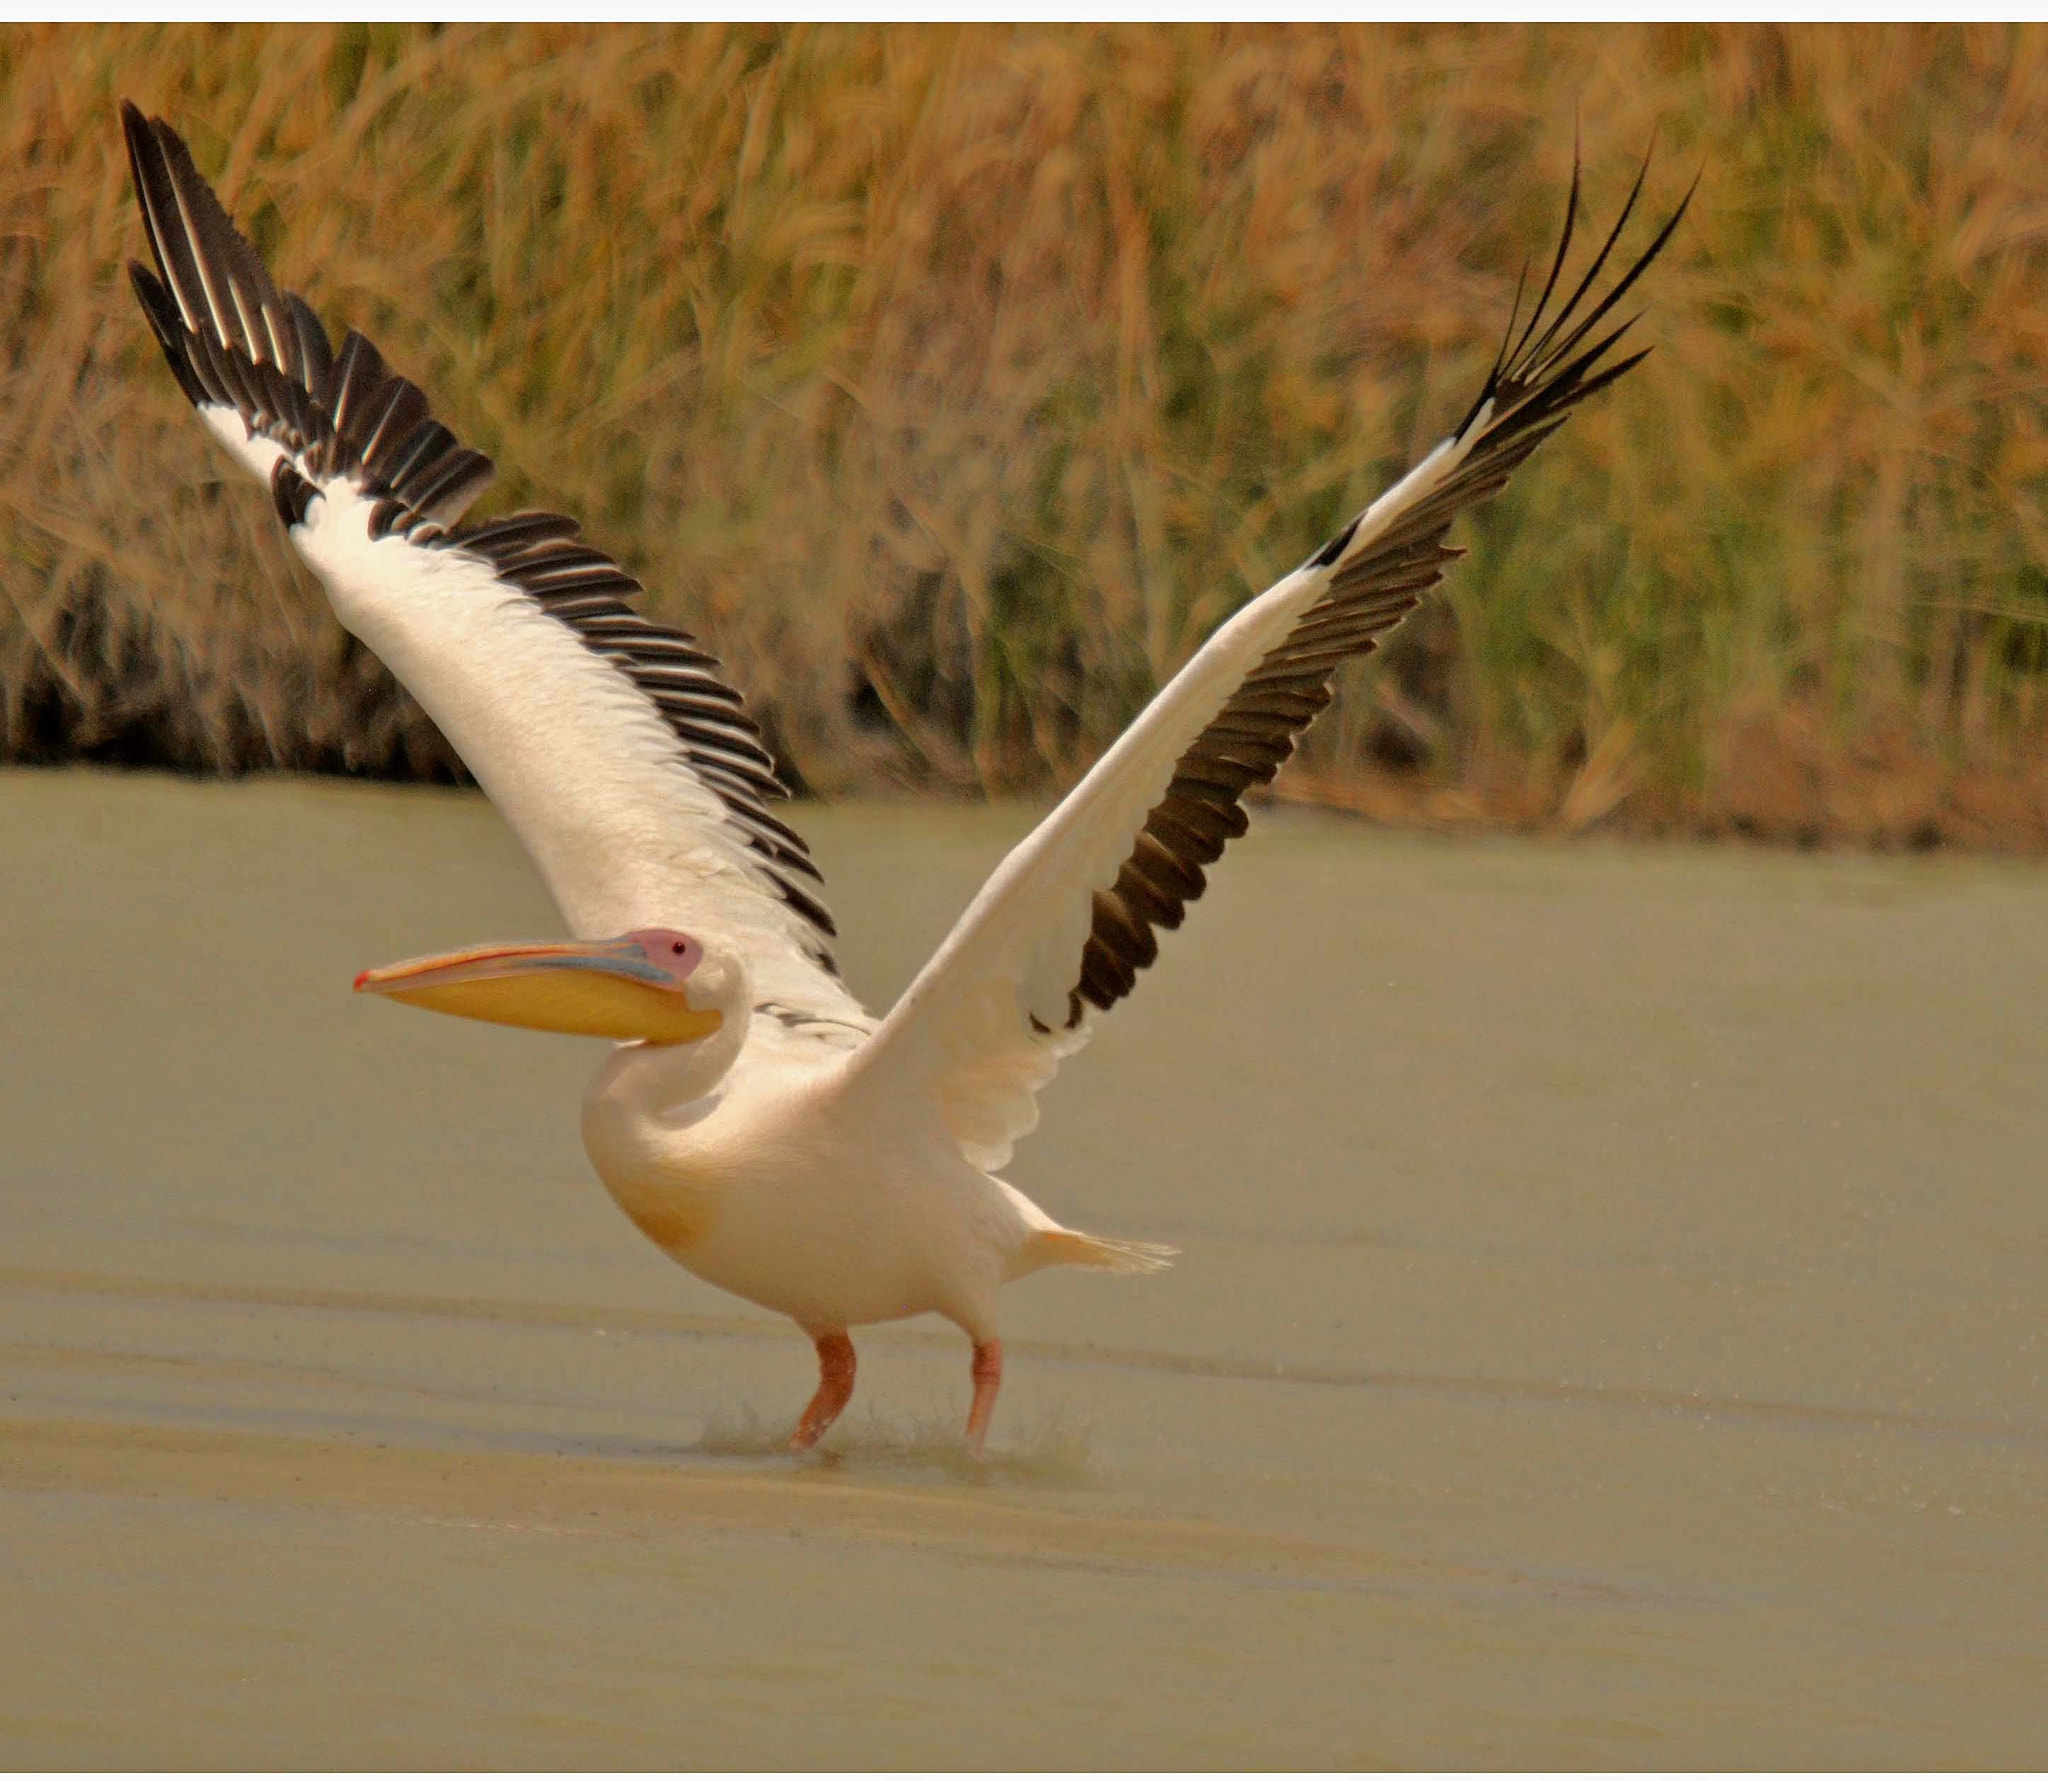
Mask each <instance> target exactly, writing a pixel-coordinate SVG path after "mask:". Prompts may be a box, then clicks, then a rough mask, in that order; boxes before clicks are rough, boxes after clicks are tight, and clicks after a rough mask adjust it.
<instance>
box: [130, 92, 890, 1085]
mask: <svg viewBox="0 0 2048 1781" xmlns="http://www.w3.org/2000/svg"><path fill="white" fill-rule="evenodd" d="M122 121H123V126H124V128H125V130H126V132H127V138H128V153H129V159H130V162H131V164H132V166H133V168H134V173H135V187H136V191H137V193H138V195H139V197H140V199H141V203H142V214H143V220H144V223H145V226H146V228H147V231H148V235H149V245H150V250H151V252H152V254H153V256H154V258H155V260H156V271H155V273H151V272H150V271H149V270H148V269H147V268H145V267H143V266H140V265H137V264H134V263H132V262H131V264H130V266H129V274H130V276H131V278H132V279H133V280H134V284H135V292H136V295H137V296H138V297H139V298H140V299H141V301H142V307H143V310H144V312H145V314H147V316H148V318H149V322H150V326H151V327H152V329H154V331H155V333H156V337H157V340H158V343H159V344H160V345H161V346H162V347H163V350H164V357H165V358H166V359H168V360H169V361H170V366H171V371H172V373H173V375H174V376H175V377H176V378H177V380H178V384H179V387H180V388H182V389H183V390H184V392H185V394H186V395H187V396H188V397H189V398H190V399H191V401H192V404H193V406H194V407H196V408H197V409H198V410H199V413H200V416H201V418H202V419H203V420H204V421H205V422H206V423H207V425H208V427H209V428H210V429H211V430H212V431H213V432H214V434H215V435H216V436H217V437H218V438H219V439H220V440H221V441H222V443H223V444H225V445H226V446H227V447H228V449H229V450H230V451H231V452H233V453H234V455H235V456H236V457H237V458H239V459H240V460H241V461H242V462H243V463H244V464H246V465H247V466H248V467H249V468H250V469H251V470H252V471H253V472H254V473H255V474H256V475H257V476H259V477H261V478H263V479H264V480H265V481H266V482H267V483H268V484H269V486H270V490H271V495H272V498H273V500H274V501H275V503H276V506H277V511H278V517H279V518H280V519H282V520H283V522H284V524H285V525H286V527H287V528H289V532H290V536H291V539H292V542H293V543H294V544H295V545H296V546H297V547H298V549H299V550H300V552H301V553H302V554H303V555H304V556H305V558H306V560H307V561H308V562H309V563H311V564H312V566H313V568H314V569H315V570H316V571H317V572H318V573H319V575H320V577H321V579H322V581H323V582H324V583H325V584H326V586H327V590H328V593H329V596H330V597H331V598H332V600H333V603H334V610H335V612H336V614H337V615H338V616H339V617H340V619H341V622H342V623H343V624H344V625H346V626H347V627H348V629H349V630H350V631H352V632H354V633H355V635H356V636H358V637H360V638H361V639H362V640H363V642H364V643H366V644H368V645H369V647H370V648H371V649H372V650H374V651H375V652H376V654H377V655H378V656H380V657H381V658H382V659H383V661H384V662H385V664H386V665H387V666H388V667H389V668H390V669H391V670H392V672H393V673H395V674H396V675H397V676H398V678H399V679H400V680H401V681H403V682H404V683H405V685H406V686H407V687H408V688H409V689H410V690H411V691H412V693H413V694H414V696H415V697H417V698H418V699H419V701H420V703H421V704H422V705H423V706H425V707H426V709H427V711H428V712H429V714H430V715H431V716H432V717H433V719H434V721H435V722H436V723H437V724H439V725H440V726H441V730H442V732H443V734H445V735H446V736H447V738H448V740H449V741H450V742H451V743H452V744H453V745H454V747H455V749H456V751H457V752H458V753H459V754H460V755H461V756H462V758H463V761H464V762H465V763H466V764H467V765H468V767H469V769H470V771H471V772H472V773H474V774H475V775H476V777H477V780H478V782H479V783H480V784H481V785H482V786H483V788H484V790H485V791H486V792H487V793H488V794H489V796H490V798H491V801H492V802H493V803H494V804H496V805H497V807H498V809H499V811H500V812H501V813H502V814H503V815H504V817H505V819H506V821H507V822H509V823H510V824H511V825H512V828H513V830H514V832H515V833H516V834H517V835H518V837H519V839H520V841H521V843H522V844H523V845H524V846H525V848H526V851H527V853H528V854H529V855H530V856H531V857H532V859H533V862H534V864H535V865H536V866H537V867H538V868H539V870H540V874H541V877H542V878H543V879H544V880H545V881H546V884H547V887H548V890H549V891H550V893H551V894H552V895H553V897H554V899H555V902H556V904H557V906H558V907H559V908H560V909H561V912H562V915H563V918H564V919H565V920H566V921H567V923H568V924H569V927H570V929H571V930H572V931H573V932H574V933H575V934H577V935H578V936H581V937H585V938H597V937H600V936H605V935H611V934H619V933H624V932H626V931H628V930H629V929H632V928H636V927H649V926H667V927H677V928H682V929H685V930H688V929H692V928H695V929H699V930H701V931H703V932H706V933H713V934H717V935H720V936H721V937H723V938H724V939H725V940H727V941H728V942H730V943H733V944H737V945H739V946H740V947H742V948H743V949H744V950H745V951H746V952H747V954H748V957H749V963H750V966H751V969H752V972H753V976H754V982H755V987H756V992H757V996H758V997H759V998H760V1000H761V1001H762V1002H763V1003H764V1004H765V1005H767V1006H768V1007H769V1008H770V1009H771V1010H772V1011H773V1012H775V1013H776V1014H777V1015H778V1017H779V1018H778V1019H776V1020H766V1021H758V1022H756V1023H755V1025H756V1027H757V1028H759V1029H761V1030H762V1031H763V1032H764V1033H766V1034H768V1035H771V1036H772V1035H774V1034H777V1033H781V1034H784V1035H801V1036H803V1037H806V1038H809V1039H812V1040H816V1041H821V1042H823V1043H826V1044H848V1043H853V1042H856V1041H857V1040H858V1038H859V1037H860V1035H861V1034H862V1033H864V1032H865V1031H867V1030H868V1029H869V1028H870V1027H872V1025H873V1024H874V1023H873V1021H872V1020H871V1019H870V1018H869V1017H868V1016H867V1015H866V1014H865V1012H864V1011H863V1010H862V1009H861V1007H860V1005H859V1003H858V1002H857V1001H855V999H854V998H853V996H852V995H851V994H850V993H849V992H848V990H847V989H846V987H845V985H844V984H843V983H842V982H841V981H840V978H839V973H838V968H837V966H836V965H835V963H834V961H833V957H832V952H831V941H832V934H833V928H832V918H831V916H830V915H829V914H828V913H827V911H826V908H825V905H824V903H823V901H822V898H821V890H822V884H821V880H820V877H819V873H818V869H817V867H816V866H815V865H814V864H813V863H812V861H811V856H810V851H809V849H808V848H807V847H806V846H805V845H804V842H803V840H802V838H801V837H800V836H798V835H797V833H796V831H795V830H794V829H792V828H791V827H790V826H789V825H788V824H787V823H785V822H784V821H782V820H781V818H779V817H778V816H776V815H775V814H773V812H772V811H771V809H770V808H769V806H770V805H771V803H773V802H775V801H777V800H779V799H782V798H783V797H785V796H786V795H787V794H786V793H785V791H784V789H783V787H782V785H781V784H780V783H779V781H778V780H777V778H776V775H775V765H774V762H773V761H772V759H771V758H770V756H769V754H768V752H767V750H766V749H765V748H763V747H762V745H761V738H760V734H759V732H758V731H757V729H756V728H755V726H754V724H753V723H752V721H751V720H750V719H749V718H748V717H747V714H746V711H745V708H744V705H743V703H742V701H741V698H740V695H739V693H738V692H737V691H735V690H734V689H733V688H732V687H731V686H730V685H728V684H727V682H726V680H725V678H724V676H723V674H722V672H721V670H720V667H719V664H718V662H717V660H716V659H715V658H714V657H713V656H711V655H709V654H707V653H706V652H705V651H704V650H703V649H701V648H700V647H699V646H698V645H697V643H696V641H695V640H694V639H693V638H691V637H690V636H689V635H688V634H687V633H685V632H682V631H675V630H669V629H666V628H664V627H662V626H660V625H656V624H652V623H650V622H649V621H648V620H646V619H644V618H642V617H640V616H639V615H638V614H637V613H636V612H634V611H633V609H632V608H631V606H630V605H628V604H627V602H628V601H629V600H631V599H632V598H633V596H635V595H637V594H638V593H640V591H641V589H640V585H639V583H638V582H636V581H635V580H633V578H632V577H631V576H629V575H628V574H626V572H625V571H624V570H623V569H621V568H620V566H619V565H618V564H617V563H616V562H614V561H613V560H612V559H611V558H610V557H609V556H607V555H605V553H604V552H602V551H600V550H596V549H593V548H592V547H590V546H589V545H587V544H585V543H583V542H582V541H581V540H580V538H579V536H578V530H579V529H578V527H577V525H576V522H575V521H574V520H571V519H566V518H564V517H562V516H561V515H560V514H553V513H520V514H514V515H512V516H511V517H510V518H507V519H499V520H489V521H485V522H483V523H482V524H474V525H471V524H464V523H463V520H462V516H463V513H464V512H465V510H466V509H467V508H468V507H469V505H470V503H471V502H472V501H473V500H474V499H475V498H476V496H477V495H478V494H479V493H481V492H482V490H483V489H484V487H485V485H486V484H487V483H489V481H490V480H491V475H492V468H491V463H490V460H489V459H488V458H486V457H484V456H483V455H482V454H481V453H479V452H475V451H470V450H468V449H466V448H465V447H463V446H462V445H461V444H460V443H459V442H458V441H457V440H456V438H455V436H454V435H453V434H452V433H450V432H449V431H448V429H447V428H446V427H444V426H442V425H441V424H440V423H439V422H438V421H436V420H434V419H433V417H432V416H431V415H430V414H429V412H428V408H427V401H426V398H425V397H424V396H423V395H422V394H421V393H420V391H419V390H418V389H417V388H416V387H415V386H414V385H412V384H411V383H409V382H407V381H406V380H405V379H404V378H403V377H400V376H398V375H396V374H395V373H393V372H392V371H391V370H390V369H388V368H387V367H386V365H385V363H384V361H383V359H382V357H381V356H380V355H379V354H378V352H377V349H376V348H375V347H374V346H372V345H371V344H370V343H369V342H368V341H367V340H365V339H364V338H363V337H362V336H361V335H360V334H357V333H355V332H353V331H351V332H350V333H349V334H348V336H347V338H346V339H344V340H343V342H342V345H341V349H340V351H339V352H338V353H337V352H335V351H334V350H333V349H332V347H331V346H330V344H329V341H328V338H327V334H326V331H325V330H324V329H323V328H322V326H321V324H320V322H319V320H318V318H317V317H316V316H315V315H314V314H313V312H312V310H311V309H310V308H309V307H308V306H307V305H306V303H305V302H304V301H303V300H302V299H300V298H299V297H298V296H296V295H294V294H292V293H289V292H286V293H283V294H280V293H279V292H278V290H277V288H276V286H275V285H273V284H272V282H271V279H270V275H269V273H268V272H267V271H265V269H264V266H263V263H262V261H261V260H260V259H259V258H258V257H257V255H256V252H255V250H254V249H253V248H252V247H251V246H250V245H249V243H248V242H247V241H246V240H244V239H243V237H242V236H241V235H240V233H238V232H237V230H236V229H235V226H234V224H233V223H232V222H231V221H230V220H229V218H228V215H227V212H226V211H225V210H224V209H222V207H221V205H220V203H219V201H218V200H217V199H216V198H215V196H214V194H213V192H212V191H211V190H210V189H209V188H208V186H207V184H206V182H205V181H204V180H203V179H202V178H201V177H200V176H199V173H198V171H197V169H196V168H195V167H194V166H193V164H192V157H191V155H190V154H189V153H188V152H187V151H186V148H185V145H184V143H183V142H182V141H180V140H179V138H178V137H177V135H176V134H175V133H174V132H173V131H172V130H171V128H170V127H169V126H168V125H167V124H165V123H163V122H162V121H161V120H160V119H158V120H152V119H145V118H144V117H143V116H142V114H141V113H140V112H139V111H137V110H136V109H135V108H134V107H133V106H132V105H124V106H123V107H122Z"/></svg>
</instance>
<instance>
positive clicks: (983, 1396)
mask: <svg viewBox="0 0 2048 1781" xmlns="http://www.w3.org/2000/svg"><path fill="white" fill-rule="evenodd" d="M1002 1388H1003V1345H1002V1343H1000V1342H998V1341H997V1340H996V1339H995V1338H994V1337H993V1336H991V1337H990V1338H989V1339H988V1340H987V1341H986V1342H977V1343H975V1345H974V1404H973V1407H972V1408H971V1409H969V1411H968V1412H967V1446H968V1449H969V1451H970V1452H973V1453H979V1452H980V1451H981V1444H982V1442H984V1441H985V1440H987V1439H988V1419H989V1418H990V1417H991V1416H993V1415H994V1414H995V1411H996V1393H997V1392H999V1391H1001V1390H1002Z"/></svg>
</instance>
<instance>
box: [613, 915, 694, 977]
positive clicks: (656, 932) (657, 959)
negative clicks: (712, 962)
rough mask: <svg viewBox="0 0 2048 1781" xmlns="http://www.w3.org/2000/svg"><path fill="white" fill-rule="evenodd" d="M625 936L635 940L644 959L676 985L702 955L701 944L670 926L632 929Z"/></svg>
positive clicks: (691, 969)
mask: <svg viewBox="0 0 2048 1781" xmlns="http://www.w3.org/2000/svg"><path fill="white" fill-rule="evenodd" d="M626 938H627V939H629V940H637V941H638V942H639V943H640V950H641V951H642V952H644V953H645V954H646V955H647V962H648V963H649V964H650V965H652V966H653V967H654V968H655V969H656V970H657V971H659V972H661V973H662V974H663V975H664V976H665V977H668V978H671V979H672V980H673V981H674V982H676V983H677V984H681V983H682V981H683V980H684V979H685V978H686V977H688V976H689V975H690V973H691V972H692V971H694V970H696V968H697V966H698V964H699V963H700V962H701V961H702V960H703V957H704V948H703V947H702V946H700V945H698V944H697V942H696V941H695V940H692V939H691V938H690V936H689V935H688V934H679V933H677V932H676V930H675V929H674V928H635V929H634V930H633V931H632V933H630V934H628V935H627V936H626Z"/></svg>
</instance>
